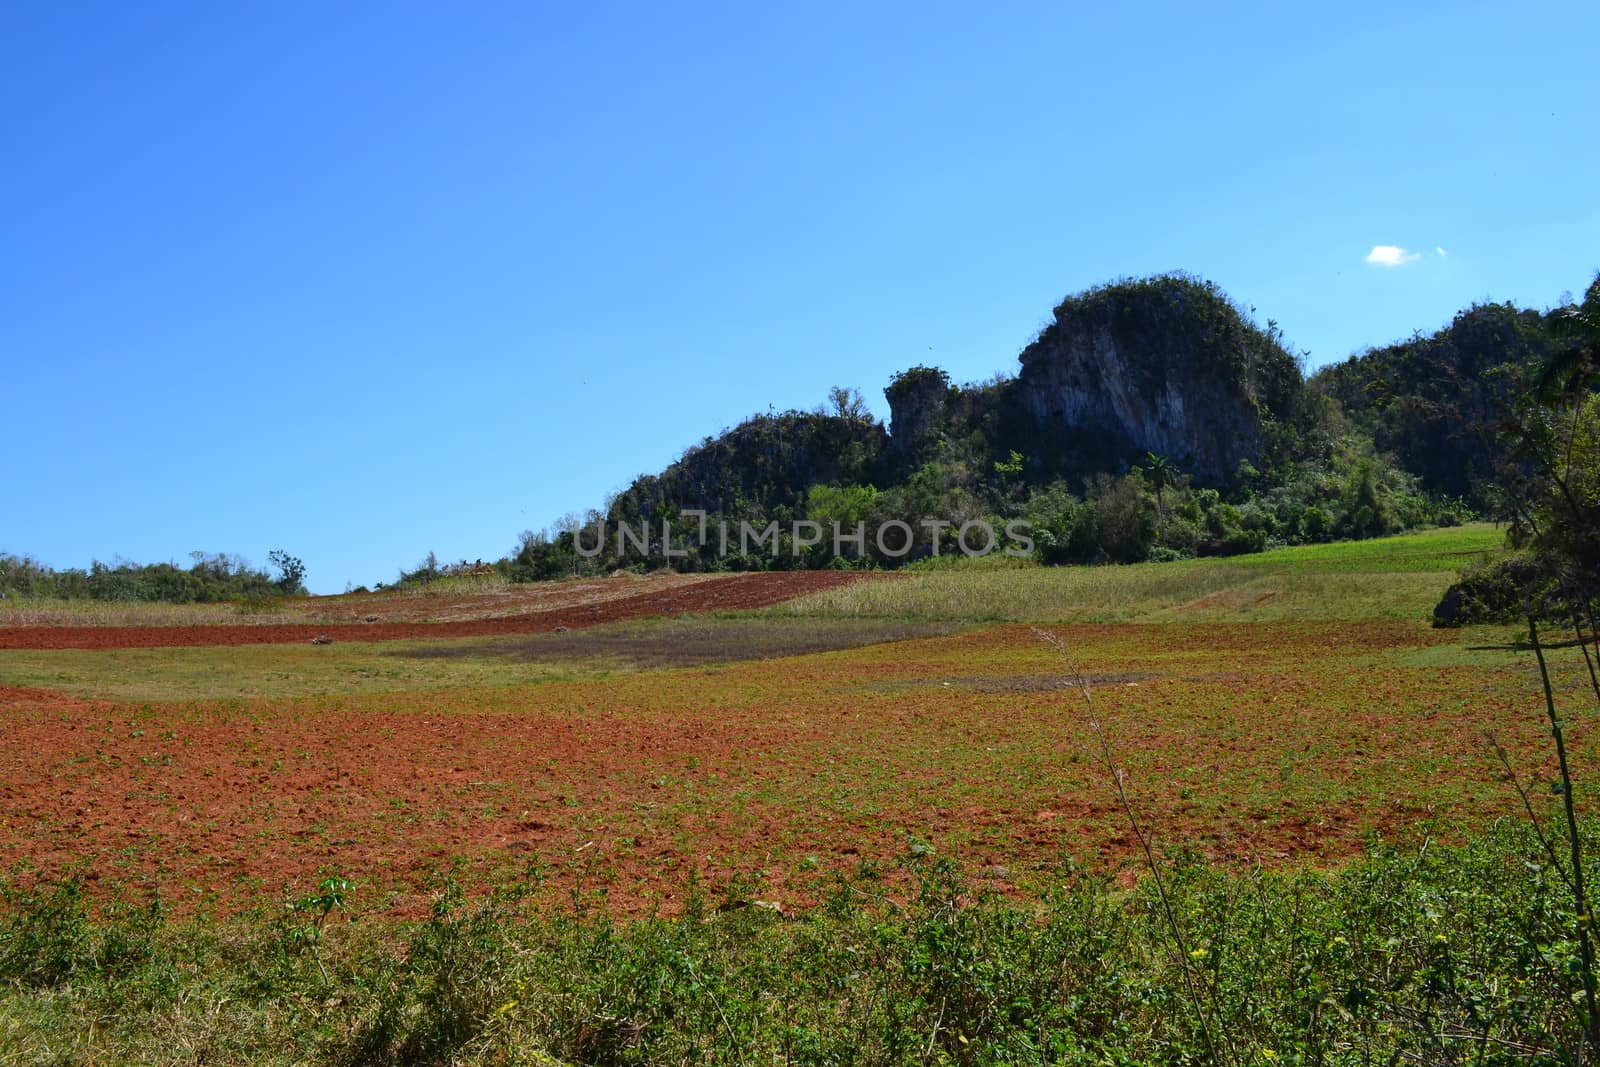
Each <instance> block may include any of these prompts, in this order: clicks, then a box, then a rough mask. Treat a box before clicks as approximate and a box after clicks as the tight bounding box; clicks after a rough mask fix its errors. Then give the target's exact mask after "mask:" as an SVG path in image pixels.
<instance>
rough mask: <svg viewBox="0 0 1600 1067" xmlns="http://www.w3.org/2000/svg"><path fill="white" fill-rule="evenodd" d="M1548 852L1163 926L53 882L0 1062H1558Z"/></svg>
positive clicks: (888, 907)
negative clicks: (202, 892) (264, 911)
mask: <svg viewBox="0 0 1600 1067" xmlns="http://www.w3.org/2000/svg"><path fill="white" fill-rule="evenodd" d="M1591 854H1592V852H1591ZM1543 859H1544V857H1543V853H1541V852H1540V850H1539V849H1538V847H1537V846H1536V844H1535V843H1534V841H1533V840H1531V835H1529V834H1527V833H1526V832H1524V831H1523V830H1522V829H1521V828H1520V826H1517V825H1516V824H1510V825H1504V826H1500V827H1497V828H1494V829H1492V830H1491V831H1489V832H1487V833H1486V834H1484V835H1483V836H1482V837H1480V838H1479V839H1477V840H1476V841H1474V842H1472V843H1471V844H1468V845H1464V846H1448V845H1440V844H1438V843H1436V842H1431V841H1429V840H1428V839H1427V838H1426V837H1423V836H1420V835H1419V837H1418V838H1417V839H1416V840H1414V841H1412V842H1410V843H1408V844H1407V845H1406V846H1405V847H1401V848H1391V847H1378V848H1375V849H1374V850H1373V851H1372V853H1371V854H1370V855H1369V856H1367V857H1366V858H1364V859H1362V860H1360V861H1358V862H1356V863H1354V864H1352V865H1350V866H1349V867H1347V868H1345V869H1343V870H1341V871H1339V872H1337V873H1334V874H1320V873H1315V872H1305V873H1301V874H1298V875H1276V874H1267V873H1262V872H1259V871H1245V872H1239V873H1226V872H1222V871H1219V870H1217V869H1215V868H1211V867H1208V866H1206V865H1204V864H1200V863H1195V862H1191V861H1186V860H1184V859H1182V858H1181V857H1180V858H1176V859H1174V860H1172V861H1171V862H1170V863H1169V864H1168V865H1167V866H1166V881H1165V885H1166V890H1167V894H1168V898H1167V906H1170V908H1171V911H1172V921H1171V923H1170V924H1169V923H1168V922H1167V920H1165V919H1164V918H1163V916H1164V915H1165V914H1166V912H1165V908H1164V905H1163V901H1162V899H1161V897H1160V896H1158V894H1157V893H1156V892H1155V889H1154V887H1153V885H1152V884H1151V883H1150V882H1149V881H1148V880H1147V881H1146V882H1144V883H1142V884H1141V885H1140V886H1139V887H1138V888H1137V889H1135V890H1134V891H1132V892H1124V891H1119V890H1117V889H1115V888H1114V887H1113V886H1112V885H1110V884H1108V883H1106V882H1105V881H1103V880H1100V879H1097V878H1095V877H1094V876H1091V875H1088V874H1085V873H1083V872H1081V871H1077V870H1075V869H1073V868H1071V867H1064V868H1063V869H1062V870H1061V871H1060V872H1059V875H1058V877H1057V880H1056V884H1055V886H1054V888H1053V889H1052V890H1051V891H1049V892H1048V893H1046V894H1044V895H1043V896H1041V897H1040V898H1039V899H1037V900H1035V901H1032V902H1029V903H1026V904H1019V903H1016V902H1008V901H1005V900H1001V899H998V898H991V897H985V896H983V895H981V894H980V893H978V891H977V890H975V888H974V887H973V885H972V884H970V883H968V882H965V881H964V880H963V879H962V877H961V876H960V874H959V873H958V872H957V871H956V870H955V869H954V867H953V865H951V864H948V863H946V862H944V861H943V860H941V859H939V858H937V857H935V856H932V855H928V854H926V853H925V852H924V853H921V854H918V852H917V850H913V854H912V855H910V856H908V857H907V858H906V859H905V861H904V862H903V864H902V866H901V867H900V869H899V870H892V871H884V870H878V869H874V868H871V867H866V868H863V869H861V870H859V871H857V872H855V873H854V874H853V875H851V876H849V877H841V878H840V879H839V880H838V883H837V886H836V888H835V890H834V892H833V893H832V894H831V896H830V897H829V899H828V900H827V901H826V902H825V903H823V904H822V905H821V906H820V907H818V908H816V909H814V910H811V911H808V912H806V913H804V914H802V915H798V916H795V915H784V914H781V913H778V912H775V911H773V910H771V909H769V908H767V907H763V906H762V905H761V903H760V902H752V901H750V900H749V899H748V898H747V897H745V896H743V895H741V894H740V893H739V892H738V887H737V886H729V887H726V890H725V891H724V892H723V893H719V894H715V895H710V896H705V897H699V898H696V900H695V902H693V903H692V905H691V906H690V907H689V908H688V909H686V910H685V912H684V913H683V914H681V915H680V916H677V917H674V918H662V919H645V920H638V921H634V922H631V923H627V924H618V923H616V922H614V921H613V920H612V919H610V918H609V917H608V916H607V915H606V914H605V913H604V912H603V910H599V909H598V908H597V907H595V904H596V902H594V901H590V900H587V899H585V898H583V897H581V896H576V897H574V898H573V899H572V901H571V902H570V906H568V907H566V908H564V909H561V910H558V911H551V910H550V909H539V908H535V907H532V906H531V902H532V901H533V900H536V899H538V898H539V896H540V893H539V891H538V889H537V886H536V885H533V884H528V883H522V884H515V885H511V886H507V887H503V888H501V889H500V890H499V891H497V892H495V893H493V894H491V895H488V896H480V897H477V898H475V899H468V898H466V897H465V896H464V895H463V894H462V892H461V890H460V887H459V886H457V885H456V884H454V883H453V882H450V881H445V882H443V883H441V884H440V886H439V888H438V891H437V893H436V896H435V903H434V906H433V909H432V913H431V915H430V916H429V917H428V918H426V919H424V920H422V921H420V922H418V923H416V924H414V925H410V926H404V927H401V926H395V925H386V924H371V923H365V922H350V921H347V920H348V919H351V918H353V917H355V916H357V915H358V914H359V899H357V900H353V901H347V902H343V903H339V904H337V905H333V906H327V905H328V898H326V897H324V898H323V899H322V900H321V901H318V900H317V899H315V898H311V899H308V900H306V901H302V902H299V910H293V909H287V910H285V911H284V912H283V913H282V914H280V915H277V916H262V917H258V918H256V919H253V920H252V919H236V920H232V921H226V922H212V923H205V922H200V921H196V920H190V921H188V922H183V923H171V922H168V921H167V920H165V919H164V918H163V916H162V912H161V910H160V907H159V905H157V904H150V905H147V906H144V907H134V908H129V909H126V910H124V911H122V912H121V913H120V914H119V915H117V916H115V917H113V918H112V919H110V920H102V921H101V922H99V923H90V922H89V921H88V919H87V918H86V915H85V911H84V906H83V901H82V898H81V896H80V895H79V891H78V889H77V887H76V886H75V885H72V884H66V885H62V886H58V887H56V888H55V889H53V890H46V891H44V892H43V893H42V894H41V895H34V896H26V895H22V896H19V895H17V894H15V893H14V892H13V894H12V895H11V898H10V905H11V906H10V909H9V917H8V918H7V919H6V920H5V922H4V924H3V925H0V979H3V980H4V981H5V982H6V983H7V986H6V989H7V992H6V993H5V995H4V997H3V998H0V1047H3V1048H4V1049H6V1050H7V1051H6V1058H7V1060H9V1061H10V1062H40V1063H70V1062H170V1063H178V1062H181V1063H216V1062H239V1063H245V1062H248V1063H285V1064H287V1063H313V1062H314V1063H342V1064H380V1063H415V1064H424V1063H483V1064H491V1063H492V1064H536V1065H549V1064H557V1063H571V1064H579V1063H582V1064H626V1063H673V1064H680V1063H682V1064H687V1063H728V1064H753V1063H816V1064H844V1063H853V1064H926V1063H941V1064H990V1063H1050V1064H1084V1065H1090V1064H1094V1065H1100V1064H1107V1063H1114V1064H1121V1063H1128V1064H1131V1063H1174V1064H1178V1063H1195V1062H1199V1063H1212V1062H1214V1063H1228V1064H1244V1063H1256V1064H1276V1063H1327V1064H1368V1063H1401V1062H1415V1063H1464V1064H1499V1063H1512V1062H1516V1063H1525V1062H1549V1063H1563V1062H1564V1063H1574V1062H1579V1061H1580V1056H1579V1049H1578V1042H1579V1033H1578V1030H1577V1026H1576V1023H1575V1015H1574V1013H1573V1011H1572V1010H1571V999H1572V995H1573V990H1574V975H1573V972H1574V969H1575V960H1574V958H1573V955H1572V952H1571V951H1570V950H1569V949H1568V948H1567V943H1566V941H1565V940H1564V932H1565V931H1566V930H1568V929H1570V923H1571V920H1572V916H1571V914H1570V911H1568V910H1567V909H1565V908H1564V906H1563V904H1562V902H1561V901H1562V897H1561V893H1560V892H1559V891H1558V882H1559V879H1557V878H1556V877H1555V875H1554V874H1553V873H1552V872H1551V871H1550V870H1549V868H1548V866H1547V865H1546V864H1545V863H1544V862H1543ZM895 875H904V876H905V878H904V879H903V880H901V879H897V878H894V877H893V876H895ZM891 884H892V885H893V886H894V887H895V888H892V889H891V888H889V887H890V885H891ZM324 913H326V915H327V919H326V922H325V923H319V922H318V918H319V917H320V916H322V915H324Z"/></svg>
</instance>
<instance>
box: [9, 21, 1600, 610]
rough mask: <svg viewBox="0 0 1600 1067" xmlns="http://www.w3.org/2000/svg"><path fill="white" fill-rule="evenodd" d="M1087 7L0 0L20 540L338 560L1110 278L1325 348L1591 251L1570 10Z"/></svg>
mask: <svg viewBox="0 0 1600 1067" xmlns="http://www.w3.org/2000/svg"><path fill="white" fill-rule="evenodd" d="M1115 6H1116V5H1106V4H1102V5H1094V6H1093V7H1090V6H1088V5H1084V6H1082V7H1076V6H1069V5H1061V4H1044V5H1026V4H1000V5H973V4H948V5H946V4H929V3H919V4H915V5H912V4H903V5H900V4H895V5H888V4H885V5H862V4H816V3H813V4H805V5H788V6H784V7H779V6H777V5H767V4H749V3H740V4H726V5H714V4H699V3H689V4H676V5H639V6H627V5H616V4H592V5H562V6H555V5H549V6H540V5H535V4H506V5H493V4H488V3H481V4H479V3H474V4H465V5H449V6H447V5H408V4H396V3H384V4H371V5H360V4H348V5H324V4H304V5H296V4H288V3H284V4H271V5H268V4H257V5H198V4H195V5H180V4H153V5H130V4H93V3H86V4H52V3H42V2H41V3H15V4H8V5H5V6H4V7H3V8H0V92H3V94H4V100H5V101H6V106H5V107H4V108H0V150H3V153H4V154H3V163H4V165H3V166H0V361H3V362H0V381H3V383H4V399H3V401H0V412H3V421H0V426H3V427H4V431H3V440H4V450H3V452H0V549H4V550H9V551H13V552H25V553H30V554H32V555H35V556H36V557H38V558H40V559H42V560H44V561H45V562H47V563H50V564H53V565H55V566H82V565H86V564H87V563H88V562H89V560H90V559H93V558H99V559H110V558H112V557H113V556H116V555H121V556H124V557H128V558H132V559H137V560H140V561H148V560H156V559H176V560H179V561H182V560H184V559H185V558H186V557H187V554H188V553H189V552H190V551H191V550H194V549H203V550H207V551H230V552H240V553H243V554H245V555H246V556H248V557H250V558H252V559H253V560H255V561H257V562H262V561H264V560H265V558H266V554H267V552H268V550H269V549H271V548H274V547H278V546H282V547H285V548H288V549H290V550H291V551H293V552H295V553H296V554H298V555H300V556H302V557H303V558H304V559H305V561H306V564H307V566H308V568H309V571H310V583H311V585H312V588H313V589H315V590H317V591H320V592H332V591H338V590H340V589H342V588H344V586H345V583H346V582H347V581H353V582H358V583H371V582H374V581H377V580H387V579H392V578H393V577H394V576H395V573H396V571H397V568H398V567H400V566H402V565H409V564H411V563H414V562H415V561H416V560H417V559H419V558H420V557H422V556H423V555H425V554H426V553H427V552H428V551H429V550H430V549H432V550H436V551H437V552H438V553H439V554H440V555H441V556H442V557H446V558H461V557H465V558H469V559H471V558H478V557H483V558H486V559H487V558H493V557H496V556H499V555H501V554H503V553H504V552H505V551H507V550H508V549H509V548H510V546H511V545H512V544H513V542H514V540H515V537H516V534H517V532H518V531H519V530H522V529H524V528H530V527H532V528H537V527H542V526H545V525H546V524H548V523H549V522H551V521H552V520H554V519H555V518H556V517H558V516H559V515H561V514H563V513H565V512H568V511H572V510H579V509H582V508H585V507H589V506H592V505H595V504H598V503H599V502H600V501H601V500H602V499H603V497H604V496H605V494H606V493H607V492H609V491H611V490H615V489H618V488H620V487H622V486H623V485H625V484H626V483H627V482H628V481H629V480H630V479H631V478H632V477H633V476H634V475H636V474H639V473H641V472H644V471H651V470H656V469H659V468H660V467H661V466H663V465H665V464H666V463H667V462H669V461H671V460H672V459H673V458H675V457H676V456H677V455H678V454H679V453H680V452H681V451H682V450H683V449H684V448H685V447H687V446H689V445H691V444H693V443H695V442H696V441H698V440H699V439H700V438H701V437H702V436H704V435H706V434H709V433H715V432H716V431H718V430H719V429H721V428H723V427H725V426H728V425H731V424H733V423H735V422H737V421H738V420H739V419H741V418H742V417H744V416H745V415H747V414H750V413H754V412H760V411H765V410H767V409H768V408H769V407H775V408H778V409H784V408H789V407H812V406H814V405H816V404H818V403H819V402H821V401H822V400H823V398H824V396H825V395H826V392H827V389H828V387H829V386H831V385H835V384H848V385H854V386H857V387H859V388H860V389H861V390H862V392H863V393H864V394H865V395H866V396H867V398H868V400H869V401H870V402H871V403H872V404H873V406H874V407H875V408H876V409H877V410H878V411H879V412H880V413H882V412H883V411H884V403H883V399H882V388H883V386H884V385H885V384H886V382H887V381H888V379H889V377H890V375H891V374H893V373H894V372H895V371H897V370H900V369H903V368H905V367H907V366H910V365H912V364H916V363H936V364H938V365H941V366H943V367H945V368H946V369H947V370H949V371H950V372H951V374H952V375H953V376H954V377H955V378H957V379H958V380H974V379H980V378H986V377H989V376H991V375H992V374H994V373H995V372H998V371H1004V370H1010V369H1011V368H1013V367H1014V366H1015V357H1016V354H1017V352H1018V351H1019V350H1020V349H1021V347H1022V346H1023V345H1024V344H1025V343H1026V342H1027V341H1028V340H1029V338H1030V337H1031V335H1032V334H1033V333H1034V332H1035V331H1036V330H1037V329H1038V328H1039V327H1040V326H1041V325H1043V323H1044V322H1045V320H1046V317H1047V315H1048V313H1049V310H1050V308H1051V307H1052V306H1053V305H1054V304H1055V303H1056V302H1057V301H1059V300H1060V299H1061V297H1063V296H1064V295H1066V294H1068V293H1070V292H1074V291H1076V290H1079V289H1082V288H1085V287H1087V286H1090V285H1093V284H1095V283H1097V282H1100V281H1103V280H1106V279H1110V278H1114V277H1117V276H1121V275H1141V274H1149V273H1154V272H1159V271H1165V270H1171V269H1184V270H1188V271H1191V272H1194V273H1197V274H1201V275H1203V276H1205V277H1208V278H1211V279H1213V280H1215V281H1216V282H1218V283H1219V284H1220V285H1221V286H1222V287H1223V288H1224V289H1226V290H1227V291H1228V292H1229V293H1230V294H1231V295H1232V296H1234V297H1235V298H1236V299H1237V300H1238V301H1240V302H1241V303H1242V304H1244V305H1246V306H1253V307H1255V308H1256V309H1257V312H1258V317H1259V318H1260V319H1261V320H1262V321H1265V320H1266V319H1267V318H1268V317H1270V318H1273V319H1275V320H1277V321H1278V322H1279V323H1280V324H1281V325H1282V326H1283V328H1284V329H1285V331H1286V332H1287V333H1288V336H1289V338H1290V339H1291V341H1292V342H1293V343H1294V344H1295V345H1296V346H1297V347H1299V348H1304V349H1308V350H1309V351H1310V353H1311V360H1312V362H1313V364H1319V363H1323V362H1327V361H1329V360H1333V359H1340V358H1343V357H1345V356H1347V355H1349V354H1351V353H1352V352H1354V351H1357V350H1359V349H1361V348H1363V347H1365V346H1367V345H1371V344H1379V343H1383V342H1386V341H1390V340H1394V339H1396V338H1400V337H1403V336H1406V335H1409V334H1410V333H1411V332H1412V331H1413V330H1415V329H1419V328H1420V329H1433V328H1435V327H1437V326H1439V325H1441V324H1443V323H1444V322H1446V321H1448V320H1449V318H1450V317H1451V315H1452V314H1453V313H1454V312H1455V311H1456V310H1458V309H1459V308H1461V307H1463V306H1465V305H1468V304H1470V303H1472V302H1474V301H1479V300H1485V299H1494V300H1514V301H1516V302H1518V303H1523V304H1527V305H1531V306H1536V307H1544V306H1548V305H1550V304H1553V303H1555V302H1556V301H1557V300H1558V299H1559V298H1560V297H1561V295H1562V294H1563V292H1566V291H1572V292H1581V291H1582V289H1583V287H1584V285H1585V284H1586V283H1587V282H1588V280H1589V279H1590V278H1591V277H1592V276H1593V274H1594V272H1595V271H1596V270H1597V269H1600V203H1597V200H1596V197H1595V189H1596V187H1597V185H1596V176H1597V175H1600V136H1597V134H1600V121H1597V111H1596V104H1597V101H1600V65H1597V64H1596V63H1595V62H1594V53H1593V42H1594V41H1595V40H1596V39H1597V38H1600V33H1597V31H1600V7H1597V6H1596V5H1594V4H1593V3H1592V2H1588V3H1581V4H1580V3H1572V4H1555V5H1548V6H1540V5H1534V6H1523V7H1519V8H1512V7H1506V6H1505V5H1503V4H1499V5H1489V4H1482V5H1461V4H1450V5H1444V4H1440V5H1424V4H1417V5H1393V4H1390V3H1383V4H1370V5H1369V4H1342V5H1320V6H1319V7H1318V8H1317V9H1315V10H1313V9H1312V6H1311V5H1289V4H1271V5H1261V6H1223V7H1220V8H1219V7H1218V6H1217V5H1197V4H1191V3H1182V4H1171V5H1142V6H1139V7H1137V8H1130V9H1129V10H1127V11H1126V12H1121V11H1114V10H1111V9H1112V8H1113V7H1115ZM1402 8H1403V10H1401V9H1402ZM1375 246H1392V247H1393V248H1395V249H1400V250H1404V251H1396V252H1391V253H1387V254H1385V253H1379V257H1378V258H1380V259H1382V258H1385V256H1387V258H1388V259H1390V260H1395V261H1396V262H1394V263H1392V264H1388V265H1385V264H1382V263H1369V262H1368V261H1367V260H1368V257H1369V256H1370V255H1371V253H1372V251H1373V249H1374V247H1375Z"/></svg>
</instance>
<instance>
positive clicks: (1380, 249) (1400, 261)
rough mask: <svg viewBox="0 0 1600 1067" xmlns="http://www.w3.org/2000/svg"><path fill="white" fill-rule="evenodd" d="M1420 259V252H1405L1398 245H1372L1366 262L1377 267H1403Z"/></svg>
mask: <svg viewBox="0 0 1600 1067" xmlns="http://www.w3.org/2000/svg"><path fill="white" fill-rule="evenodd" d="M1421 258H1422V253H1421V252H1407V251H1406V250H1405V249H1404V248H1401V247H1400V246H1399V245H1373V246H1372V251H1370V252H1368V253H1367V262H1368V263H1371V264H1372V265H1373V266H1377V267H1403V266H1405V265H1406V264H1407V263H1415V262H1416V261H1417V260H1419V259H1421Z"/></svg>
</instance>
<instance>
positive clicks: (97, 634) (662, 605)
mask: <svg viewBox="0 0 1600 1067" xmlns="http://www.w3.org/2000/svg"><path fill="white" fill-rule="evenodd" d="M869 577H875V576H874V575H869V574H864V573H859V572H850V571H768V572H762V573H753V574H738V575H732V576H729V577H726V578H711V579H706V580H704V581H696V582H693V583H690V584H685V585H678V586H673V587H669V588H666V589H655V590H651V591H648V592H643V593H638V594H635V595H632V596H625V597H621V598H617V599H608V600H602V601H598V602H596V603H591V604H580V605H570V606H565V607H561V608H555V609H551V610H545V611H534V612H527V613H524V614H520V615H509V616H504V617H499V618H488V619H467V620H462V621H457V622H403V623H393V622H377V623H353V624H352V623H293V624H283V625H276V624H268V625H239V626H230V625H208V626H5V627H0V649H66V648H79V649H96V648H192V647H196V646H200V645H267V644H297V643H303V642H307V641H310V640H312V639H313V638H316V637H322V636H325V637H329V638H332V639H333V640H335V641H402V640H416V639H419V638H422V639H426V638H445V637H492V636H500V635H508V634H532V633H548V632H549V631H551V630H554V629H555V628H556V627H558V626H562V627H566V628H567V629H569V630H576V629H581V628H583V627H588V626H599V625H601V624H603V623H608V622H621V621H623V620H626V619H639V618H645V617H647V616H651V615H683V614H688V613H692V612H706V611H739V610H744V609H749V608H764V607H769V606H771V605H773V604H777V603H781V602H782V601H785V600H791V599H793V598H794V597H797V596H803V595H805V594H807V593H815V592H819V591H821V590H824V589H832V588H835V587H837V586H840V585H845V584H847V583H849V582H854V581H859V580H862V579H865V578H869Z"/></svg>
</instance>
